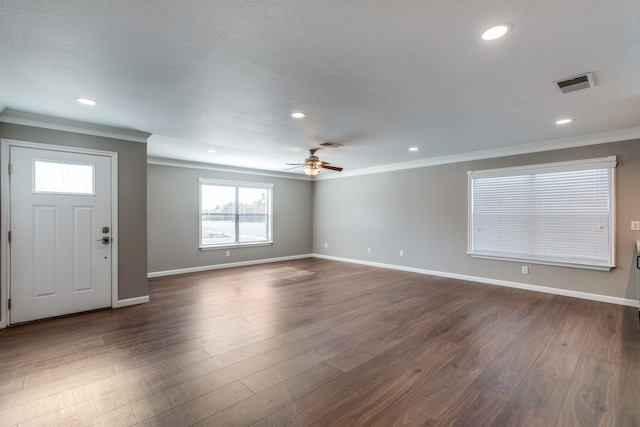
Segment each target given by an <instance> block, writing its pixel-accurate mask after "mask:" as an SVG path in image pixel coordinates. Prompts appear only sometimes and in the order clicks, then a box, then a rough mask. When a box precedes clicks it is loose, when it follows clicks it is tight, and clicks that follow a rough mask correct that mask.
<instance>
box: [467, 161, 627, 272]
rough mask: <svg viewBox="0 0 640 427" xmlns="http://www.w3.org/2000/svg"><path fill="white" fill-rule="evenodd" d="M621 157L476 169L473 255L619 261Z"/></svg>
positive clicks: (588, 264) (578, 262)
mask: <svg viewBox="0 0 640 427" xmlns="http://www.w3.org/2000/svg"><path fill="white" fill-rule="evenodd" d="M615 166H616V158H615V156H612V157H607V158H602V159H590V160H581V161H575V162H562V163H552V164H545V165H535V166H526V167H516V168H507V169H493V170H485V171H470V172H468V175H469V199H470V200H469V253H470V254H471V255H472V256H477V257H487V258H497V259H507V260H518V261H528V262H533V263H542V264H552V265H566V266H572V267H584V268H594V269H602V270H609V269H611V268H612V267H614V266H615V254H614V247H615V244H614V236H615V226H614V220H615V212H614V206H615V200H614V195H615V191H614V177H615V175H614V171H615V169H614V168H615Z"/></svg>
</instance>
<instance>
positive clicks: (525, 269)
mask: <svg viewBox="0 0 640 427" xmlns="http://www.w3.org/2000/svg"><path fill="white" fill-rule="evenodd" d="M522 274H529V266H528V265H523V266H522Z"/></svg>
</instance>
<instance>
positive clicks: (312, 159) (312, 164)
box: [287, 148, 342, 176]
mask: <svg viewBox="0 0 640 427" xmlns="http://www.w3.org/2000/svg"><path fill="white" fill-rule="evenodd" d="M319 149H320V148H309V157H307V158H306V159H304V163H287V164H288V165H290V166H295V167H294V168H290V169H295V168H297V167H302V169H303V170H304V173H306V174H307V175H309V176H316V175H318V174H319V173H320V170H321V169H329V170H332V171H336V172H341V171H342V168H340V167H338V166H331V165H330V164H329V163H327V162H323V161H322V160H320V159H319V158H318V156H316V151H318V150H319Z"/></svg>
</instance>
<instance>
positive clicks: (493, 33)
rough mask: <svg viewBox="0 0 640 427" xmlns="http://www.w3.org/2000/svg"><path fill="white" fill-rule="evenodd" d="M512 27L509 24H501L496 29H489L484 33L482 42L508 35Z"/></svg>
mask: <svg viewBox="0 0 640 427" xmlns="http://www.w3.org/2000/svg"><path fill="white" fill-rule="evenodd" d="M510 28H511V26H510V25H509V24H500V25H496V26H495V27H491V28H489V29H488V30H487V31H485V32H484V33H482V40H487V41H489V40H495V39H499V38H500V37H502V36H504V35H505V34H507V32H508V31H509V29H510Z"/></svg>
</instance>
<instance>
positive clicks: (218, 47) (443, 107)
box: [0, 0, 640, 174]
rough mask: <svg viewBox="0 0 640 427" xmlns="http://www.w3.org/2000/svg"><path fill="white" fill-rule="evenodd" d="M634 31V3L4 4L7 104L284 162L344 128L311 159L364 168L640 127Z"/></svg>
mask: <svg viewBox="0 0 640 427" xmlns="http://www.w3.org/2000/svg"><path fill="white" fill-rule="evenodd" d="M502 22H508V23H510V24H511V25H512V31H511V32H509V33H508V34H507V36H506V37H504V38H502V39H499V40H496V41H493V42H485V41H483V40H481V38H480V34H481V33H482V32H483V31H484V30H485V29H487V28H488V27H490V26H491V25H493V24H496V23H502ZM639 28H640V2H638V1H637V0H611V1H606V2H605V1H602V0H564V1H561V2H559V1H557V0H554V1H551V0H538V1H522V0H520V1H514V0H482V1H462V0H451V1H446V2H445V1H439V2H436V1H417V0H416V1H389V0H366V1H365V0H350V1H342V0H340V1H330V0H325V1H311V0H297V1H289V0H281V1H273V0H270V1H254V0H252V1H237V2H230V1H212V0H202V1H196V0H188V1H185V0H182V1H160V0H136V1H131V0H126V1H113V0H111V1H106V0H100V1H94V0H77V1H70V0H57V1H50V0H45V1H33V0H21V1H14V0H2V1H0V40H1V41H2V42H0V109H2V108H7V109H13V110H20V111H26V112H31V113H36V114H44V115H50V116H55V117H61V118H65V119H73V120H80V121H85V122H90V123H96V124H101V125H108V126H116V127H122V128H128V129H135V130H140V131H145V132H149V133H152V136H151V137H150V139H149V145H148V153H149V155H150V156H155V157H166V158H173V159H180V160H193V161H198V162H206V163H213V164H220V165H231V166H241V167H250V168H259V169H266V170H274V171H281V170H283V169H285V168H286V166H285V163H287V162H290V163H299V162H300V161H301V160H303V159H304V157H306V154H307V153H306V150H307V148H310V147H313V146H315V145H317V144H319V143H322V142H324V141H334V142H338V143H342V144H344V147H343V148H340V149H336V150H328V149H325V150H322V151H319V152H318V155H319V156H320V158H321V159H323V160H325V161H328V162H331V164H335V165H339V166H343V167H345V171H354V170H358V169H362V168H369V167H375V166H382V165H386V164H394V163H402V162H410V161H413V162H415V161H420V160H424V159H434V158H441V157H443V156H445V157H446V156H448V157H451V156H457V155H462V154H464V153H470V152H478V151H484V150H497V149H501V148H509V149H513V148H514V147H515V148H517V147H520V146H527V147H531V146H534V145H535V144H541V145H544V144H546V143H548V142H549V141H554V140H558V139H563V138H573V140H578V141H579V139H580V138H577V137H582V136H588V135H593V134H600V133H607V132H613V131H620V130H625V129H634V128H637V127H639V126H640V30H639ZM589 71H590V72H593V74H594V78H595V81H596V87H595V88H592V89H587V90H582V91H578V92H574V93H570V94H567V95H562V94H560V93H559V91H557V90H556V89H555V88H554V86H553V84H552V82H553V81H555V80H558V79H562V78H565V77H571V76H573V75H576V74H579V73H584V72H589ZM78 96H85V97H90V98H94V99H96V100H97V101H98V102H99V104H98V105H97V106H96V107H93V108H89V107H86V106H82V105H79V104H77V103H76V102H75V98H76V97H78ZM298 110H299V111H304V112H306V113H307V114H308V116H307V117H306V118H305V119H300V120H294V119H292V118H291V117H290V113H291V112H293V111H298ZM564 117H572V118H574V119H575V121H574V122H573V123H571V124H569V125H565V126H557V125H556V124H555V121H556V120H557V119H559V118H564ZM410 146H418V147H420V151H418V152H417V153H410V152H408V150H407V149H408V147H410ZM211 149H213V150H216V153H208V152H207V150H211ZM297 173H301V172H299V171H298V172H297ZM332 173H335V172H330V171H324V172H323V174H332Z"/></svg>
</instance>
